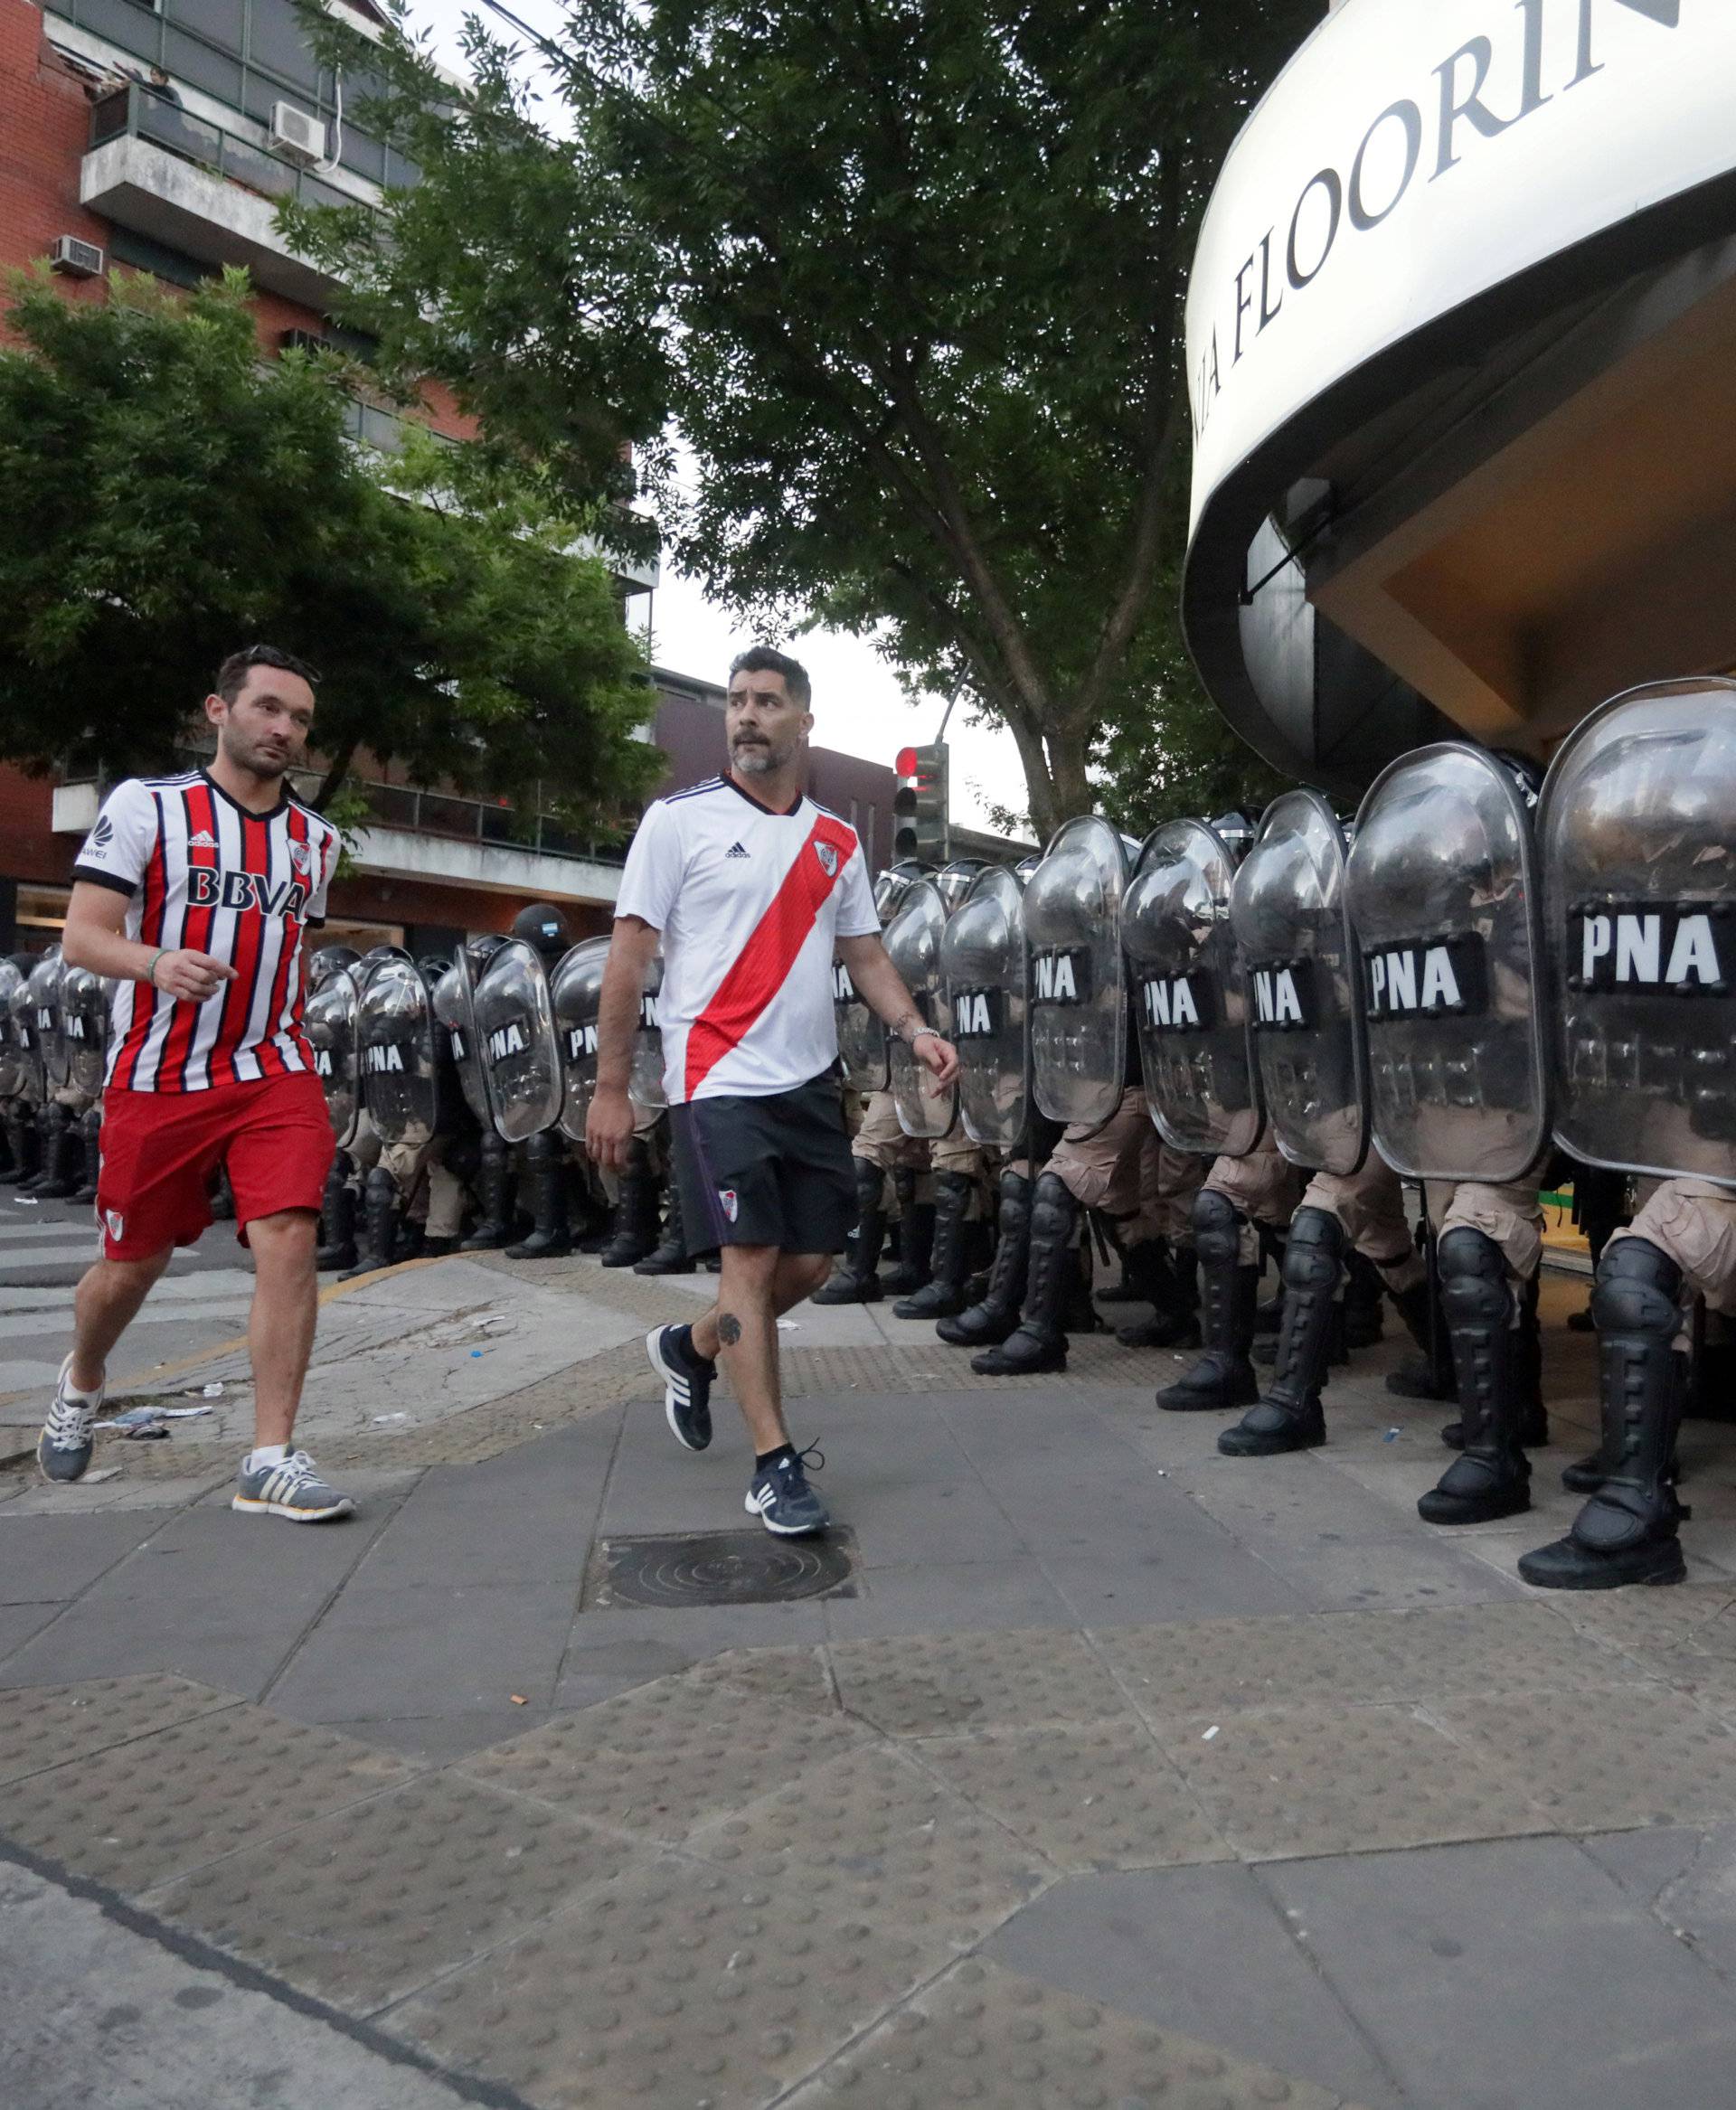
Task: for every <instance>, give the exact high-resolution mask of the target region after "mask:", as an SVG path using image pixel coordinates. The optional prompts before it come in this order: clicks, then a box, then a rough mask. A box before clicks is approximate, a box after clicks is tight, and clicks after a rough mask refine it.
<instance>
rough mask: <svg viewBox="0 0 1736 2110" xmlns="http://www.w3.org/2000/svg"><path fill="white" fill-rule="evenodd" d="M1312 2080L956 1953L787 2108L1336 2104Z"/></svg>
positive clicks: (1161, 2109)
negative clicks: (943, 1970)
mask: <svg viewBox="0 0 1736 2110" xmlns="http://www.w3.org/2000/svg"><path fill="white" fill-rule="evenodd" d="M1340 2101H1341V2098H1340V2097H1339V2096H1336V2095H1335V2094H1334V2093H1333V2092H1332V2091H1331V2090H1330V2089H1326V2088H1319V2087H1316V2086H1314V2085H1313V2084H1312V2083H1311V2082H1307V2081H1299V2080H1292V2079H1289V2078H1288V2077H1286V2076H1285V2075H1283V2074H1279V2073H1274V2072H1273V2071H1272V2069H1271V2068H1269V2067H1262V2066H1256V2065H1254V2064H1253V2063H1252V2061H1251V2060H1249V2059H1244V2058H1234V2057H1232V2056H1231V2054H1230V2053H1228V2052H1223V2051H1219V2050H1217V2049H1214V2048H1213V2047H1212V2045H1209V2044H1201V2043H1199V2042H1197V2041H1196V2040H1195V2039H1193V2038H1191V2037H1184V2036H1182V2035H1181V2034H1180V2033H1179V2032H1178V2031H1176V2030H1157V2029H1154V2028H1152V2027H1151V2025H1150V2024H1149V2023H1146V2022H1141V2021H1136V2020H1135V2018H1134V2017H1132V2016H1131V2015H1126V2014H1123V2013H1121V2012H1120V2011H1118V2009H1115V2008H1108V2007H1104V2006H1102V2005H1100V2004H1099V2002H1096V2001H1089V2000H1080V1999H1078V1998H1077V1997H1076V1996H1075V1995H1073V1994H1071V1993H1065V1992H1056V1991H1055V1990H1054V1988H1053V1987H1052V1986H1047V1985H1043V1984H1040V1983H1038V1982H1037V1981H1036V1980H1035V1979H1032V1978H1025V1977H1023V1976H1021V1975H1020V1974H1019V1973H1017V1972H1015V1971H1008V1970H1005V1969H1004V1968H1003V1967H1002V1966H1001V1965H999V1964H985V1963H979V1962H977V1961H976V1960H975V1959H972V1960H971V1961H969V1962H967V1963H963V1964H957V1965H956V1966H955V1967H954V1968H953V1969H952V1970H950V1971H948V1973H947V1974H946V1975H945V1977H943V1978H941V1979H939V1980H938V1981H937V1982H936V1983H934V1984H933V1985H931V1986H928V1987H926V1988H925V1989H924V1990H923V1991H922V1992H920V1993H919V1994H918V1996H917V1997H916V1999H915V2000H913V2001H912V2002H910V2005H909V2006H908V2007H905V2008H901V2010H900V2011H899V2012H898V2013H897V2014H896V2015H894V2016H892V2019H891V2020H890V2021H885V2022H882V2024H881V2026H880V2027H879V2028H878V2029H877V2030H874V2031H873V2034H872V2035H870V2036H869V2037H867V2038H866V2039H863V2042H862V2043H860V2044H856V2045H853V2046H852V2047H851V2048H850V2049H849V2050H848V2051H847V2052H845V2053H844V2055H843V2056H842V2057H841V2058H836V2059H835V2060H834V2061H833V2062H832V2064H831V2065H830V2066H828V2067H827V2068H826V2069H825V2071H824V2072H823V2073H821V2074H819V2075H817V2076H816V2077H815V2079H814V2080H812V2081H811V2082H809V2084H808V2085H807V2087H805V2088H801V2089H798V2090H797V2093H796V2094H795V2095H793V2096H791V2097H790V2098H789V2101H788V2106H787V2110H938V2106H939V2105H942V2104H947V2103H981V2104H984V2105H989V2106H990V2110H1267V2106H1268V2105H1273V2104H1281V2105H1288V2110H1337V2105H1339V2103H1340Z"/></svg>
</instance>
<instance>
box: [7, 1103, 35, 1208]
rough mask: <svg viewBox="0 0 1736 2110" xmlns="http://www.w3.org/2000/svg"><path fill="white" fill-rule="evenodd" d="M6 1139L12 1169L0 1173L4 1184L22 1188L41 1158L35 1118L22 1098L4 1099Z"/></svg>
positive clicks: (30, 1177)
mask: <svg viewBox="0 0 1736 2110" xmlns="http://www.w3.org/2000/svg"><path fill="white" fill-rule="evenodd" d="M6 1142H7V1144H8V1145H9V1147H10V1149H11V1153H12V1169H11V1171H10V1172H8V1173H5V1174H4V1175H3V1176H0V1177H3V1178H4V1183H5V1185H7V1186H9V1187H10V1186H16V1187H19V1188H21V1189H22V1188H23V1187H24V1186H25V1185H26V1184H27V1183H28V1182H30V1181H31V1180H32V1179H33V1178H34V1177H35V1175H36V1173H37V1172H38V1171H39V1170H40V1169H41V1166H42V1139H41V1137H40V1136H39V1135H37V1133H36V1123H35V1119H34V1117H33V1114H32V1111H31V1108H30V1107H29V1106H28V1105H27V1104H26V1102H25V1101H24V1100H23V1099H8V1100H7V1101H6Z"/></svg>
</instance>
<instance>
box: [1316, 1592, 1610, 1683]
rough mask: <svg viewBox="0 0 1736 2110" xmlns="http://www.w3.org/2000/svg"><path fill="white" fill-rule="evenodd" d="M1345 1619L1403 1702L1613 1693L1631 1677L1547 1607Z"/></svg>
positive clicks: (1465, 1608) (1459, 1608) (1464, 1608)
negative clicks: (1357, 1628)
mask: <svg viewBox="0 0 1736 2110" xmlns="http://www.w3.org/2000/svg"><path fill="white" fill-rule="evenodd" d="M1349 1616H1350V1617H1352V1618H1354V1619H1355V1620H1356V1621H1357V1622H1358V1623H1359V1625H1363V1627H1364V1628H1365V1630H1366V1634H1367V1638H1368V1641H1369V1643H1370V1644H1372V1645H1373V1648H1374V1649H1376V1650H1377V1651H1378V1652H1379V1653H1380V1654H1381V1655H1382V1657H1383V1658H1384V1659H1385V1660H1386V1661H1387V1662H1388V1663H1390V1664H1391V1666H1392V1689H1393V1693H1394V1697H1395V1698H1398V1699H1401V1700H1430V1699H1433V1698H1435V1697H1437V1696H1442V1697H1444V1696H1446V1695H1448V1694H1452V1693H1461V1692H1462V1693H1473V1692H1529V1691H1552V1690H1571V1689H1572V1688H1575V1687H1590V1686H1597V1685H1616V1684H1621V1683H1623V1682H1625V1681H1627V1680H1628V1678H1630V1677H1631V1676H1632V1674H1633V1673H1632V1672H1631V1671H1630V1670H1629V1669H1628V1664H1627V1662H1626V1660H1625V1659H1624V1658H1623V1657H1622V1656H1621V1655H1619V1654H1618V1653H1617V1652H1616V1651H1615V1650H1614V1649H1611V1648H1607V1647H1605V1646H1604V1645H1603V1644H1602V1643H1601V1642H1600V1641H1599V1640H1598V1639H1596V1638H1594V1637H1592V1636H1590V1635H1589V1634H1581V1633H1580V1632H1579V1631H1577V1630H1576V1629H1575V1628H1574V1627H1573V1626H1571V1625H1570V1624H1569V1623H1568V1621H1567V1620H1565V1619H1563V1618H1562V1617H1561V1614H1560V1612H1559V1611H1557V1610H1556V1608H1555V1607H1554V1606H1552V1605H1533V1604H1516V1603H1511V1602H1509V1603H1505V1604H1492V1605H1441V1606H1432V1607H1430V1608H1429V1609H1428V1610H1424V1611H1409V1612H1357V1613H1352V1614H1350V1615H1349Z"/></svg>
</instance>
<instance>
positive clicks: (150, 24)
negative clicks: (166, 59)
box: [66, 0, 163, 59]
mask: <svg viewBox="0 0 1736 2110" xmlns="http://www.w3.org/2000/svg"><path fill="white" fill-rule="evenodd" d="M66 12H67V13H68V14H70V15H71V17H72V20H73V21H74V22H76V23H78V24H80V27H81V28H84V29H91V30H95V31H96V33H97V34H98V35H99V36H105V37H109V38H112V39H113V41H114V42H116V43H118V45H119V46H120V47H121V49H122V50H123V51H127V52H137V54H138V56H139V57H140V58H141V59H155V58H156V55H157V51H158V48H159V45H160V42H161V39H162V35H163V25H162V24H161V23H160V22H159V21H158V20H157V18H156V13H155V11H154V10H153V9H151V8H149V7H143V6H137V5H134V0H71V5H70V6H69V7H68V9H67V10H66Z"/></svg>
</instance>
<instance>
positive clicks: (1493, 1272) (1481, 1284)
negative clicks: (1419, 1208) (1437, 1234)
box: [1435, 1224, 1513, 1326]
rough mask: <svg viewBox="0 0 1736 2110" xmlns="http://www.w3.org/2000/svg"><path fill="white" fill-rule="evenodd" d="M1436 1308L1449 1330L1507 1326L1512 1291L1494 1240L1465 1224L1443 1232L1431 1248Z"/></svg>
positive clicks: (1511, 1307)
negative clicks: (1437, 1285)
mask: <svg viewBox="0 0 1736 2110" xmlns="http://www.w3.org/2000/svg"><path fill="white" fill-rule="evenodd" d="M1435 1267H1436V1269H1437V1270H1438V1272H1439V1276H1440V1305H1441V1309H1442V1311H1443V1312H1445V1313H1446V1314H1447V1323H1448V1325H1449V1326H1509V1325H1511V1324H1512V1323H1513V1290H1512V1287H1511V1286H1510V1285H1509V1283H1508V1281H1507V1263H1506V1259H1505V1256H1504V1255H1503V1253H1502V1251H1501V1248H1500V1247H1499V1246H1497V1245H1496V1244H1495V1240H1494V1239H1491V1238H1489V1237H1487V1236H1486V1234H1485V1233H1484V1232H1482V1231H1480V1230H1473V1229H1471V1227H1470V1226H1469V1225H1468V1224H1460V1225H1458V1226H1457V1227H1456V1228H1455V1229H1452V1230H1449V1231H1447V1232H1444V1233H1443V1234H1442V1237H1441V1239H1440V1242H1439V1244H1438V1245H1437V1246H1436V1248H1435Z"/></svg>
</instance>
